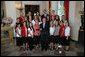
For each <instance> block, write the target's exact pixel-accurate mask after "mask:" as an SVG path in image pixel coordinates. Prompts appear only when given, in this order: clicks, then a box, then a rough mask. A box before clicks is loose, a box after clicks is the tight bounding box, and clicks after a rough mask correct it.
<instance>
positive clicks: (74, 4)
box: [69, 1, 82, 41]
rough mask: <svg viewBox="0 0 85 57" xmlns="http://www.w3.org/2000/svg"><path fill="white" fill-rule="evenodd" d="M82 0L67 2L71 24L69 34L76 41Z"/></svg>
mask: <svg viewBox="0 0 85 57" xmlns="http://www.w3.org/2000/svg"><path fill="white" fill-rule="evenodd" d="M81 7H82V2H81V1H70V4H69V23H70V26H71V35H72V37H71V38H72V39H73V40H75V41H78V32H79V29H80V26H81V16H80V15H81V14H79V11H80V10H81Z"/></svg>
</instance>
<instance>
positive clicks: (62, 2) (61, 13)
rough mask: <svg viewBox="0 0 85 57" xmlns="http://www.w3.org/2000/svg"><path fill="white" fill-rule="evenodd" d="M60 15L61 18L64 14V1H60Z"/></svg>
mask: <svg viewBox="0 0 85 57" xmlns="http://www.w3.org/2000/svg"><path fill="white" fill-rule="evenodd" d="M57 14H58V15H59V17H60V20H61V16H62V15H64V1H58V13H57Z"/></svg>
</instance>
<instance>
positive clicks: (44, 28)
mask: <svg viewBox="0 0 85 57" xmlns="http://www.w3.org/2000/svg"><path fill="white" fill-rule="evenodd" d="M40 30H41V50H44V49H45V50H47V48H48V41H49V38H48V35H49V33H48V32H49V28H48V24H47V23H46V18H43V23H42V24H41V25H40Z"/></svg>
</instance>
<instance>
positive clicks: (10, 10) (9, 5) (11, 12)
mask: <svg viewBox="0 0 85 57" xmlns="http://www.w3.org/2000/svg"><path fill="white" fill-rule="evenodd" d="M5 6H6V16H7V17H11V18H12V19H13V23H12V24H11V27H12V26H14V24H15V22H16V8H15V1H5Z"/></svg>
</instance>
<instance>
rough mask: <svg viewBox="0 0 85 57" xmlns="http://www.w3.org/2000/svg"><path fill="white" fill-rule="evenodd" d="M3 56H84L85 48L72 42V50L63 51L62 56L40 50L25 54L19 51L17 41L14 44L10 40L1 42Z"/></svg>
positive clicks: (55, 52) (54, 52)
mask: <svg viewBox="0 0 85 57" xmlns="http://www.w3.org/2000/svg"><path fill="white" fill-rule="evenodd" d="M1 56H84V47H83V46H77V45H76V43H75V42H72V41H71V42H70V50H69V51H63V52H62V53H61V54H59V53H58V51H55V50H53V51H50V50H49V49H48V50H47V51H41V50H40V49H33V50H32V51H30V50H28V51H27V52H26V53H24V51H23V49H22V50H21V51H18V50H17V46H16V45H15V40H13V41H12V42H11V41H10V40H7V41H3V42H1Z"/></svg>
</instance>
